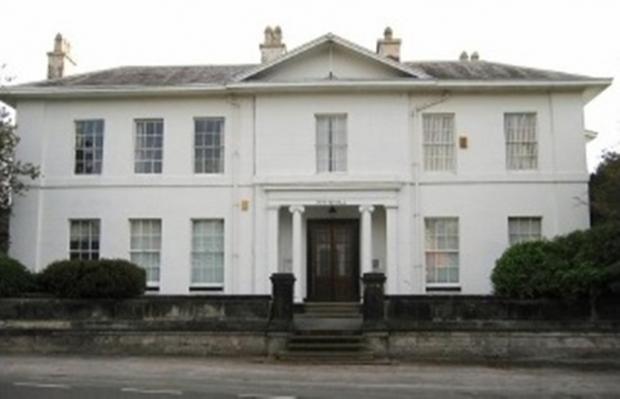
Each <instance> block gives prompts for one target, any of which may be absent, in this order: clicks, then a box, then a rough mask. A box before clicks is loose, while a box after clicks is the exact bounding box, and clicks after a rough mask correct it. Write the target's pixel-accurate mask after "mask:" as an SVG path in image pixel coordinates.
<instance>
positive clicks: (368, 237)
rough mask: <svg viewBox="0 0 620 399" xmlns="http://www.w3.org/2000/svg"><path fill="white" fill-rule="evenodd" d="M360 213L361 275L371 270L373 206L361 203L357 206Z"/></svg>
mask: <svg viewBox="0 0 620 399" xmlns="http://www.w3.org/2000/svg"><path fill="white" fill-rule="evenodd" d="M359 210H360V213H361V214H362V234H361V235H362V237H361V238H362V264H361V268H362V276H363V275H364V274H365V273H370V272H372V212H373V211H374V210H375V207H374V206H372V205H362V206H360V208H359Z"/></svg>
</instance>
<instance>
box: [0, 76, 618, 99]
mask: <svg viewBox="0 0 620 399" xmlns="http://www.w3.org/2000/svg"><path fill="white" fill-rule="evenodd" d="M611 83H612V79H592V80H566V81H538V80H536V81H515V80H493V81H488V80H434V79H408V80H393V81H388V80H376V81H347V80H328V81H308V82H257V81H251V82H232V83H229V84H227V85H191V86H188V85H184V86H104V87H93V86H82V87H14V88H10V87H8V88H5V90H4V93H1V94H0V100H1V101H5V102H8V103H12V102H14V101H16V100H18V99H26V98H56V99H61V98H90V97H92V98H106V97H125V96H127V97H132V96H151V95H152V96H173V95H199V94H218V93H232V92H245V93H247V92H264V91H290V90H333V89H367V90H376V89H381V90H414V89H425V90H454V91H471V90H481V91H494V90H505V89H512V90H575V91H578V90H581V91H583V92H584V98H586V99H587V101H589V100H590V99H592V98H594V97H595V96H596V95H598V94H599V93H600V92H602V91H603V90H605V88H607V87H609V85H611Z"/></svg>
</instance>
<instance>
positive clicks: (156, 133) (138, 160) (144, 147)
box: [134, 119, 164, 173]
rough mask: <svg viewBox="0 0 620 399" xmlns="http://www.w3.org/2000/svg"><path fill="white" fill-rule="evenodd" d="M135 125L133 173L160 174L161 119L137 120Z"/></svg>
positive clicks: (162, 131) (162, 132) (162, 129)
mask: <svg viewBox="0 0 620 399" xmlns="http://www.w3.org/2000/svg"><path fill="white" fill-rule="evenodd" d="M135 123H136V137H135V140H134V142H135V148H134V171H135V173H161V171H162V160H163V142H164V141H163V135H164V121H163V120H162V119H139V120H136V122H135Z"/></svg>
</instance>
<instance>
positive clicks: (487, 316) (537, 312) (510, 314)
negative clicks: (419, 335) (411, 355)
mask: <svg viewBox="0 0 620 399" xmlns="http://www.w3.org/2000/svg"><path fill="white" fill-rule="evenodd" d="M385 314H386V323H387V327H388V329H389V330H395V331H398V330H425V329H446V328H449V329H454V330H459V329H489V328H492V327H494V328H497V329H512V330H515V329H517V330H520V329H531V330H541V329H543V330H545V329H549V328H556V329H557V328H568V329H574V328H576V329H590V330H591V329H594V328H595V329H598V328H604V329H609V328H611V329H615V328H618V327H619V326H620V297H618V296H616V297H607V298H601V299H600V300H599V301H598V302H597V305H596V307H595V308H594V309H592V308H591V306H590V304H589V303H588V302H587V301H575V302H562V301H556V300H520V299H507V298H500V297H494V296H490V295H394V296H388V297H387V298H386V312H385Z"/></svg>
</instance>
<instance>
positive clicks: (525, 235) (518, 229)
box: [508, 217, 542, 245]
mask: <svg viewBox="0 0 620 399" xmlns="http://www.w3.org/2000/svg"><path fill="white" fill-rule="evenodd" d="M541 237H542V218H541V217H509V218H508V242H509V243H510V245H514V244H518V243H520V242H525V241H535V240H540V239H541Z"/></svg>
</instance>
